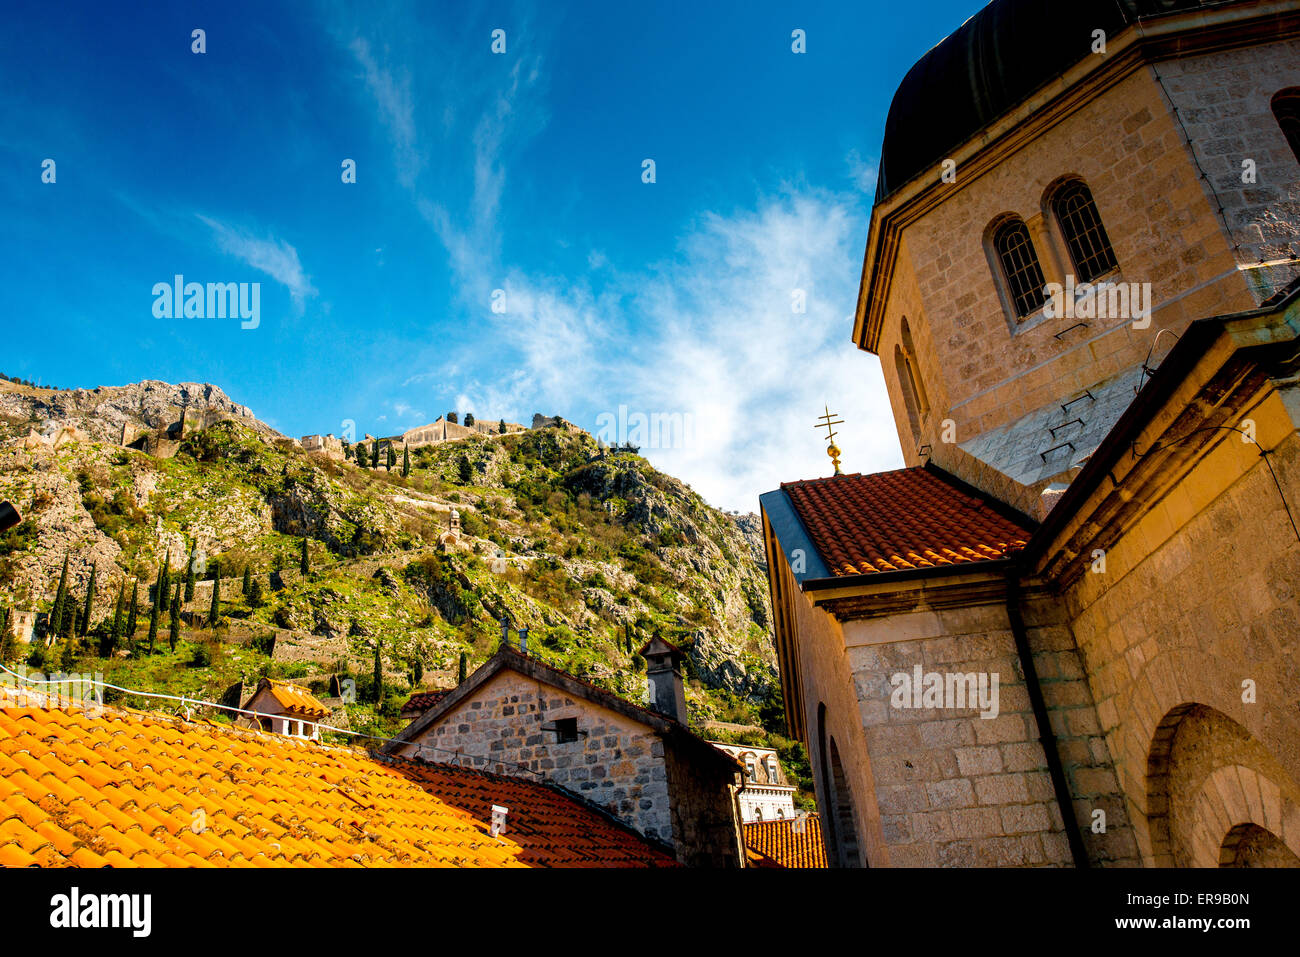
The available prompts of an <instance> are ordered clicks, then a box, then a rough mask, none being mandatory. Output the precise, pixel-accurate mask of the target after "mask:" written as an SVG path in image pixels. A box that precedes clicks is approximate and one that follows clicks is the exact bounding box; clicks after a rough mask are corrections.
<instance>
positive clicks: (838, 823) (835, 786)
mask: <svg viewBox="0 0 1300 957" xmlns="http://www.w3.org/2000/svg"><path fill="white" fill-rule="evenodd" d="M817 751H818V758H819V763H820V764H821V788H820V793H819V794H818V795H817V797H818V804H819V806H820V807H819V809H820V811H821V817H822V835H823V840H824V841H825V844H826V860H827V862H828V863H829V864H830V865H831V867H862V866H863V864H864V860H863V857H862V854H861V853H860V850H859V846H858V826H857V814H856V812H855V811H854V809H853V794H852V791H851V789H850V788H849V782H848V778H847V776H846V775H845V774H844V763H843V762H842V761H841V760H840V751H839V747H838V746H837V745H836V744H835V738H834V736H832V735H829V734H827V732H826V705H825V704H824V703H819V704H818V705H817Z"/></svg>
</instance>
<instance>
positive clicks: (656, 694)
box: [641, 635, 686, 724]
mask: <svg viewBox="0 0 1300 957" xmlns="http://www.w3.org/2000/svg"><path fill="white" fill-rule="evenodd" d="M641 657H642V658H644V659H645V660H646V680H647V682H648V683H649V686H650V710H651V711H657V712H659V713H660V714H661V715H663V716H664V717H665V718H672V719H673V720H674V721H676V722H678V723H680V724H686V689H685V686H684V685H683V683H682V671H681V661H682V653H681V651H679V650H678V649H677V647H676V646H675V645H672V644H670V643H669V642H667V641H664V640H663V639H662V638H660V637H659V636H658V635H655V636H654V637H653V638H651V639H650V640H649V641H648V642H646V645H645V647H644V648H642V649H641Z"/></svg>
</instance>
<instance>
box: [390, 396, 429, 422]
mask: <svg viewBox="0 0 1300 957" xmlns="http://www.w3.org/2000/svg"><path fill="white" fill-rule="evenodd" d="M393 412H394V414H396V416H397V417H398V418H399V419H420V420H421V421H423V420H424V418H425V415H424V410H423V409H416V408H412V407H411V406H409V405H407V404H406V403H405V402H400V401H399V402H394V403H393Z"/></svg>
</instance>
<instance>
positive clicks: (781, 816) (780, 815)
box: [776, 807, 785, 821]
mask: <svg viewBox="0 0 1300 957" xmlns="http://www.w3.org/2000/svg"><path fill="white" fill-rule="evenodd" d="M776 819H777V820H778V821H784V820H785V808H783V807H779V808H777V809H776Z"/></svg>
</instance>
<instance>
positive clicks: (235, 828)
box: [0, 707, 676, 867]
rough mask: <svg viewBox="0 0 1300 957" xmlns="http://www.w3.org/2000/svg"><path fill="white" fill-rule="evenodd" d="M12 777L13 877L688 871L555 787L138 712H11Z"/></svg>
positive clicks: (6, 782) (3, 770)
mask: <svg viewBox="0 0 1300 957" xmlns="http://www.w3.org/2000/svg"><path fill="white" fill-rule="evenodd" d="M78 743H79V745H78ZM0 782H3V783H2V784H0V865H4V866H10V867H27V866H32V865H40V866H60V865H62V866H87V867H99V866H104V865H112V866H154V867H156V866H204V865H208V864H212V865H217V866H249V865H252V866H275V865H289V864H296V865H308V866H317V867H321V866H355V865H363V866H371V867H374V866H391V865H398V866H432V865H443V866H447V865H458V866H466V867H620V866H636V867H646V866H650V867H673V866H676V861H675V860H674V859H673V857H672V856H671V855H670V854H669V853H667V852H666V851H664V850H663V849H661V848H660V847H659V846H657V845H654V844H651V843H650V842H648V841H646V840H644V839H642V838H641V837H639V836H638V835H636V834H635V833H634V832H632V831H630V830H628V829H627V828H625V827H623V826H621V825H619V824H617V823H615V822H614V821H612V820H610V819H608V818H606V817H604V816H603V815H601V814H599V813H597V812H596V811H594V810H592V809H590V808H589V807H588V806H586V805H584V804H582V803H581V802H579V801H576V800H574V799H573V798H571V797H569V796H567V795H565V794H564V793H562V792H561V791H559V790H558V789H556V788H552V787H549V786H547V785H545V784H541V783H539V782H535V781H530V780H526V779H521V778H514V777H503V776H500V775H495V774H490V773H488V772H484V771H477V770H470V769H466V768H459V767H451V766H448V765H439V764H426V763H423V762H416V761H408V760H401V759H394V758H379V757H375V756H373V755H370V754H368V753H366V752H364V751H361V750H359V749H351V748H334V747H325V746H322V745H318V744H311V743H308V742H306V741H303V740H301V739H296V738H288V737H283V736H280V735H273V734H266V733H262V732H258V731H247V730H242V729H236V728H232V727H229V726H226V725H219V724H213V723H210V722H185V721H181V720H180V719H176V718H170V717H167V716H163V715H154V714H145V713H141V712H135V711H119V710H114V709H102V710H100V711H99V712H98V713H95V712H91V711H88V710H80V709H75V708H67V709H57V708H27V707H22V708H0ZM493 804H500V805H503V806H505V807H507V808H509V817H508V823H507V830H506V833H505V834H503V835H502V836H501V837H500V838H498V839H494V838H492V837H491V835H490V834H489V826H490V821H491V814H492V812H491V806H492V805H493ZM199 812H202V813H201V814H200V813H199Z"/></svg>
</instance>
